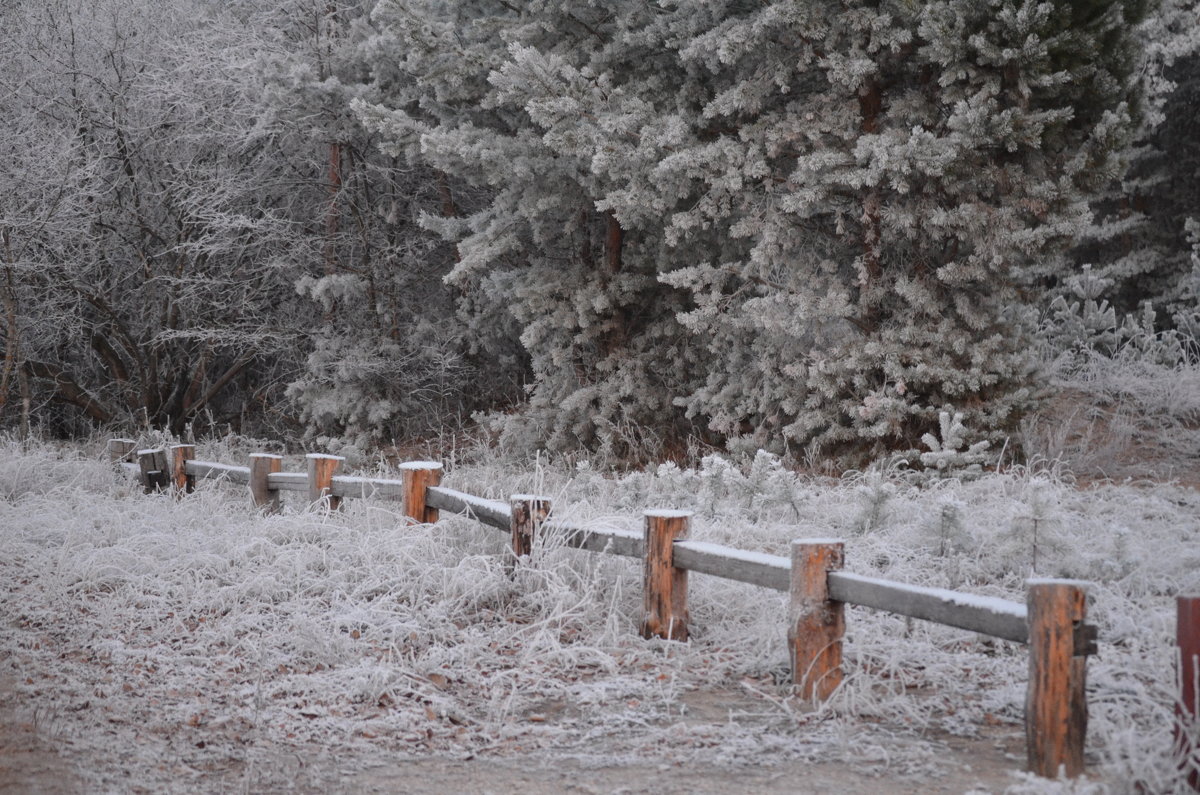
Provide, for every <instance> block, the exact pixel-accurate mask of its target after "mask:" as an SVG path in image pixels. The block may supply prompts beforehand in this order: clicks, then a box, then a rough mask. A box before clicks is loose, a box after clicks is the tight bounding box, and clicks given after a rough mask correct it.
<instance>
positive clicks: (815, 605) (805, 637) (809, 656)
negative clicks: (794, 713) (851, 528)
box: [788, 538, 846, 701]
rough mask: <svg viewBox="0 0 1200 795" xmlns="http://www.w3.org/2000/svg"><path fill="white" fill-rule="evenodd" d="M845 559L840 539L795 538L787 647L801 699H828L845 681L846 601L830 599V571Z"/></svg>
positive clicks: (793, 678) (794, 681)
mask: <svg viewBox="0 0 1200 795" xmlns="http://www.w3.org/2000/svg"><path fill="white" fill-rule="evenodd" d="M844 561H845V543H844V542H843V541H842V540H841V539H838V538H798V539H796V540H795V541H793V542H792V585H791V602H790V603H789V607H788V612H789V613H790V615H789V616H788V646H789V649H790V651H791V664H792V682H793V684H795V685H796V686H797V687H799V688H800V697H801V698H805V699H811V700H814V701H824V700H825V699H827V698H829V696H830V695H832V694H833V691H834V690H836V689H837V688H838V685H840V684H841V683H842V638H843V636H844V635H845V634H846V616H845V612H846V611H845V605H844V604H843V603H842V602H838V601H835V600H834V599H831V598H830V597H829V572H831V571H838V570H840V569H841V568H842V565H843V563H844Z"/></svg>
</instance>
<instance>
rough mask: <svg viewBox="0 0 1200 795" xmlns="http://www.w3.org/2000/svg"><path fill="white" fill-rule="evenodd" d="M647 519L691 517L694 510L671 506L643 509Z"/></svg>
mask: <svg viewBox="0 0 1200 795" xmlns="http://www.w3.org/2000/svg"><path fill="white" fill-rule="evenodd" d="M643 515H644V516H645V517H646V518H647V519H691V518H692V516H694V515H695V512H694V511H677V510H674V509H672V508H651V509H649V510H646V511H643Z"/></svg>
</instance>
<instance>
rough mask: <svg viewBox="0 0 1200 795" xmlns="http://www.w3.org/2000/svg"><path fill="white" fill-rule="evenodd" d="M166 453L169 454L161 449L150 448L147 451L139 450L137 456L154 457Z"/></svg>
mask: <svg viewBox="0 0 1200 795" xmlns="http://www.w3.org/2000/svg"><path fill="white" fill-rule="evenodd" d="M165 452H167V451H166V450H164V449H163V448H161V447H148V448H146V449H145V450H138V451H137V454H138V455H153V454H154V453H165Z"/></svg>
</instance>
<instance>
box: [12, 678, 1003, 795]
mask: <svg viewBox="0 0 1200 795" xmlns="http://www.w3.org/2000/svg"><path fill="white" fill-rule="evenodd" d="M10 684H11V683H0V793H6V794H7V793H13V795H16V794H17V793H22V794H23V793H31V794H33V793H45V794H47V795H59V794H66V793H71V794H72V795H73V794H74V793H93V792H152V791H155V788H154V787H153V786H150V787H147V786H146V785H145V784H144V783H142V782H144V780H145V779H143V778H142V775H141V774H142V773H143V772H144V771H138V770H125V771H120V772H118V773H117V775H118V776H120V777H124V778H125V781H124V782H121V781H120V780H114V778H113V776H114V768H113V761H114V757H119V756H120V750H119V749H112V753H111V754H106V755H105V758H101V757H100V756H99V755H98V754H97V753H96V751H94V750H93V751H90V752H89V751H86V750H81V749H78V748H75V747H74V746H75V745H76V744H75V743H73V742H72V739H71V738H70V737H66V736H63V733H62V731H61V730H60V729H58V728H56V726H55V718H54V716H53V715H50V714H46V713H39V712H36V711H30V710H29V709H28V708H27V707H25V706H24V705H22V704H21V703H20V701H19V699H18V697H17V695H16V693H15V692H14V688H12V687H11V686H10ZM723 706H726V705H724V704H721V703H719V702H717V701H711V703H708V704H707V705H706V704H705V699H704V698H699V699H695V703H693V705H692V707H693V713H694V714H696V715H697V717H703V715H704V712H705V709H706V708H707V709H711V710H719V709H721V708H722V707H723ZM939 744H940V745H941V746H942V748H943V751H942V752H941V753H939V755H938V762H939V768H940V771H939V773H938V774H937V775H936V776H933V777H926V776H921V775H914V774H912V773H909V774H907V775H898V774H896V773H894V772H892V771H890V769H889V765H888V762H887V760H879V762H878V763H877V764H874V765H871V766H867V767H851V766H848V765H845V764H806V763H800V762H787V763H783V764H779V765H774V766H759V767H723V766H715V765H697V764H695V763H687V764H680V763H670V762H663V761H661V760H654V759H647V760H625V759H622V760H620V761H619V762H617V761H614V760H606V759H605V758H604V757H603V756H602V755H601V754H597V755H596V756H595V757H591V758H586V759H582V758H578V757H573V758H561V757H560V758H556V757H555V755H554V754H553V752H551V753H549V754H539V755H537V756H487V757H483V756H480V757H472V758H464V757H462V756H459V757H446V756H427V757H397V756H395V755H392V754H389V753H387V752H385V751H380V753H379V754H377V755H370V756H367V755H363V754H361V753H358V754H354V755H342V754H339V753H338V752H337V751H336V750H335V749H327V748H316V747H306V746H304V745H294V746H281V747H275V748H269V749H260V750H265V751H266V753H265V755H264V754H262V753H260V754H258V755H257V757H256V761H254V762H250V761H247V760H246V759H244V758H242V759H237V758H230V759H227V760H225V761H224V763H222V764H220V765H217V766H213V767H210V768H209V769H208V770H207V771H206V774H205V776H204V778H205V779H207V780H206V781H204V783H203V784H202V785H201V786H202V788H203V789H205V790H210V791H225V792H256V793H257V792H262V793H274V792H280V793H282V792H321V793H325V792H344V793H360V792H362V793H389V792H403V793H438V795H442V794H443V793H510V792H511V793H518V792H519V793H523V794H524V795H550V793H643V792H645V793H651V792H653V793H668V794H669V793H681V794H682V793H714V794H715V793H729V792H754V793H813V794H816V793H897V794H898V795H909V794H911V795H917V793H922V794H924V793H967V792H970V793H975V794H980V795H981V794H982V793H999V792H1003V791H1005V790H1006V789H1007V788H1009V787H1011V786H1012V785H1014V784H1018V783H1019V782H1020V779H1019V778H1018V776H1017V775H1016V774H1017V773H1018V771H1019V770H1020V769H1021V765H1022V762H1023V757H1024V748H1023V738H1022V736H1021V734H1020V732H1019V731H1018V730H1016V729H1014V728H1013V727H1011V726H1002V727H992V728H990V729H988V730H987V732H986V733H984V734H983V735H981V736H980V737H977V738H971V739H965V738H954V737H946V738H942V739H941V740H940V743H939ZM81 745H86V744H81ZM597 750H598V751H600V750H601V749H597ZM895 750H896V751H897V752H899V751H901V749H895ZM898 755H902V754H898ZM122 774H123V775H122Z"/></svg>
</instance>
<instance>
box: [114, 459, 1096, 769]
mask: <svg viewBox="0 0 1200 795" xmlns="http://www.w3.org/2000/svg"><path fill="white" fill-rule="evenodd" d="M109 454H110V457H111V459H112V461H113V462H114V463H115V464H116V465H118V466H121V467H124V468H126V470H127V471H129V472H130V473H131V474H134V475H136V476H137V477H139V478H140V480H141V482H142V483H143V485H144V486H145V488H146V490H147V492H151V491H155V490H164V489H171V490H174V491H175V492H176V493H177V494H184V493H187V492H190V491H191V490H192V489H193V488H194V487H195V481H196V479H203V478H222V479H226V480H228V481H231V482H233V483H244V484H247V485H248V486H249V490H250V495H251V498H252V500H253V502H254V504H255V505H257V506H259V507H261V508H262V509H264V510H266V511H274V510H278V508H279V500H280V494H281V492H285V491H295V492H300V493H301V494H303V495H304V499H306V500H307V501H308V502H309V503H310V504H313V505H318V506H324V507H326V508H328V509H331V510H332V509H336V508H337V506H338V505H339V504H340V502H341V500H342V499H344V498H347V497H382V498H387V499H397V500H402V501H403V503H404V513H405V515H406V516H407V517H409V519H410V520H411V521H414V522H418V523H432V522H436V521H438V516H439V512H440V511H448V512H452V513H455V514H463V515H467V516H470V517H472V518H474V519H475V520H476V521H479V522H481V523H482V524H485V525H489V526H491V527H495V528H497V529H499V530H502V531H504V532H505V533H507V534H509V536H510V538H511V544H512V549H513V552H514V553H515V554H516V555H518V556H525V555H528V554H529V553H530V551H531V549H532V547H533V541H534V539H535V538H536V536H537V534H538V533H539V532H540V531H541V530H542V529H543V525H545V524H546V523H547V522H549V521H550V512H551V504H550V500H549V499H547V498H545V497H540V496H537V495H528V494H517V495H513V496H512V498H511V499H510V500H509V502H503V501H499V500H489V499H484V498H481V497H476V496H474V495H471V494H466V493H464V492H460V491H455V490H454V489H448V488H445V487H443V486H441V474H442V465H441V464H440V463H438V462H435V461H416V462H411V463H406V464H402V465H401V466H400V473H401V478H400V479H399V480H391V479H382V478H363V477H348V476H344V475H338V474H336V472H337V469H338V467H339V466H340V464H341V462H342V461H343V459H341V458H339V457H337V456H328V455H317V454H310V455H309V456H308V457H307V464H308V466H307V471H306V472H283V471H281V469H282V463H283V459H282V458H281V457H280V456H275V455H265V454H254V455H251V456H250V462H249V466H230V465H227V464H218V463H212V462H207V461H197V460H195V448H194V447H192V446H191V445H176V446H174V447H172V448H170V456H168V451H167V450H163V449H156V450H136V443H135V442H133V441H131V440H127V439H114V440H112V441H110V442H109ZM135 461H136V463H135ZM690 524H691V513H689V512H686V511H674V510H648V511H646V512H645V515H644V527H643V530H642V531H641V532H638V531H630V530H621V529H616V528H594V527H586V528H585V527H580V526H574V525H571V524H569V523H565V522H558V521H555V522H553V525H552V527H553V530H554V532H555V533H556V534H557V535H558V536H559V537H561V538H562V540H563V541H564V542H565V544H566V545H567V546H570V547H575V548H578V549H584V550H588V551H591V552H599V553H607V554H612V555H623V556H627V557H632V558H638V559H640V560H642V561H643V569H644V577H643V614H642V619H641V624H640V627H641V632H642V635H643V636H644V637H647V638H649V637H660V638H666V639H672V640H686V639H687V637H688V623H689V619H688V609H687V583H688V573H689V572H698V573H701V574H708V575H713V576H716V577H723V578H725V579H729V580H736V581H738V582H745V583H750V584H753V585H758V586H761V587H763V588H770V589H773V590H777V591H783V592H786V593H788V594H789V595H790V603H789V611H788V646H789V656H790V663H791V672H792V680H793V682H794V683H795V685H796V686H797V689H798V691H799V694H800V695H801V696H802V697H803V698H806V699H813V700H817V701H823V700H825V699H827V698H829V697H830V696H831V695H832V694H833V692H834V691H835V690H837V688H838V686H839V685H840V684H841V681H842V639H843V636H844V635H845V615H844V606H845V605H847V604H852V605H861V606H864V607H870V608H874V609H877V610H885V611H888V612H891V613H895V614H899V615H903V616H910V617H912V618H919V619H924V620H927V621H934V622H937V623H939V624H946V625H948V626H952V627H958V628H960V629H966V630H970V631H972V632H978V633H980V634H983V635H989V636H992V637H996V638H1003V639H1005V640H1011V641H1015V642H1017V643H1024V644H1027V645H1028V646H1029V684H1028V689H1027V691H1026V700H1025V733H1026V750H1027V757H1028V767H1029V770H1030V771H1032V772H1034V773H1036V774H1038V775H1041V776H1046V777H1050V778H1053V777H1055V776H1057V775H1059V773H1060V772H1065V773H1066V775H1068V776H1071V777H1074V776H1078V775H1079V774H1081V773H1082V772H1083V769H1084V763H1083V748H1084V741H1085V737H1086V734H1087V701H1086V696H1085V692H1084V685H1085V680H1086V669H1087V656H1088V655H1090V654H1095V653H1096V628H1095V627H1094V626H1092V625H1089V624H1087V623H1086V618H1087V598H1086V590H1087V583H1084V582H1080V581H1076V580H1049V579H1045V580H1029V581H1028V592H1027V597H1026V603H1025V604H1019V603H1017V602H1011V601H1006V600H1002V599H995V598H990V597H983V596H977V595H973V594H967V593H960V592H957V591H948V590H942V589H938V588H923V587H918V586H914V585H907V584H904V583H898V582H892V581H889V580H884V579H878V578H875V577H865V576H862V575H858V574H851V573H849V572H844V571H842V570H841V569H842V563H843V559H844V543H843V542H842V541H841V540H840V539H834V538H805V539H797V540H795V541H793V542H792V545H791V555H790V556H789V557H781V556H776V555H766V554H762V553H757V552H747V551H745V550H740V549H734V548H732V547H726V546H722V545H719V544H710V543H706V542H700V541H689V540H688V538H687V536H688V530H689V527H690Z"/></svg>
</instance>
